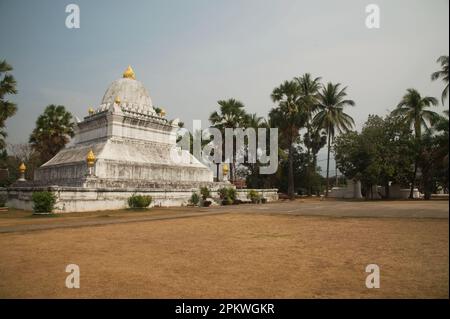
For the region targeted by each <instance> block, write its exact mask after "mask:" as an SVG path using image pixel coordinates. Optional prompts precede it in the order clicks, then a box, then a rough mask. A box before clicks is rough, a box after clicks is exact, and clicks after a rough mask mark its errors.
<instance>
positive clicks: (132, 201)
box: [128, 195, 152, 208]
mask: <svg viewBox="0 0 450 319" xmlns="http://www.w3.org/2000/svg"><path fill="white" fill-rule="evenodd" d="M151 203H152V197H151V196H144V195H132V196H130V197H129V198H128V206H130V208H146V207H148V206H150V204H151Z"/></svg>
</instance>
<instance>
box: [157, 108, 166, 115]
mask: <svg viewBox="0 0 450 319" xmlns="http://www.w3.org/2000/svg"><path fill="white" fill-rule="evenodd" d="M159 115H161V116H162V117H164V116H166V110H164V109H161V112H159Z"/></svg>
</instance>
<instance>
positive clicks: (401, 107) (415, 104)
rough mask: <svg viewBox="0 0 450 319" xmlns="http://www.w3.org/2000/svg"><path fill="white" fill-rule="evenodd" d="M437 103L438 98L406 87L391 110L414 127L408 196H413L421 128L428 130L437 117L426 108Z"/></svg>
mask: <svg viewBox="0 0 450 319" xmlns="http://www.w3.org/2000/svg"><path fill="white" fill-rule="evenodd" d="M436 105H438V100H437V99H436V98H434V97H430V96H426V97H422V96H421V95H420V93H419V92H418V91H417V90H416V89H408V90H407V92H406V94H405V95H404V96H403V98H402V100H401V101H400V103H399V104H398V105H397V108H396V109H395V110H394V111H392V115H394V116H398V117H400V118H401V119H403V120H404V121H405V123H408V125H410V126H411V127H413V128H414V135H415V138H416V154H417V156H416V161H415V163H414V172H413V173H412V175H411V182H410V183H411V191H410V194H409V198H411V199H412V198H413V192H414V186H415V183H416V177H417V168H418V155H419V154H420V152H421V150H420V146H421V142H420V141H421V138H422V128H425V129H426V130H427V131H429V125H430V124H431V123H433V122H434V121H436V120H437V119H438V114H437V113H435V112H433V111H430V110H427V108H428V107H431V106H436Z"/></svg>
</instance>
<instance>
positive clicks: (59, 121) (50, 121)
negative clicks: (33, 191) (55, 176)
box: [30, 104, 75, 163]
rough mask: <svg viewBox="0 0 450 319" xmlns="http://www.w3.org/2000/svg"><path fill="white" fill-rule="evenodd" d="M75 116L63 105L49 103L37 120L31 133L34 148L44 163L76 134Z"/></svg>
mask: <svg viewBox="0 0 450 319" xmlns="http://www.w3.org/2000/svg"><path fill="white" fill-rule="evenodd" d="M74 126H75V123H74V122H73V117H72V114H70V112H68V111H66V108H65V107H64V106H62V105H58V106H56V105H53V104H51V105H49V106H47V107H46V108H45V111H44V113H43V114H41V115H40V116H39V117H38V119H37V121H36V127H35V129H34V130H33V132H32V133H31V135H30V143H31V145H32V147H33V149H34V150H35V151H37V152H39V155H40V158H41V161H42V162H43V163H44V162H46V161H48V160H49V159H51V158H52V157H53V156H55V155H56V153H58V152H59V151H60V150H61V149H62V148H63V147H64V146H65V145H66V144H67V143H68V142H69V137H73V136H74Z"/></svg>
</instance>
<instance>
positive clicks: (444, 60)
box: [431, 55, 448, 104]
mask: <svg viewBox="0 0 450 319" xmlns="http://www.w3.org/2000/svg"><path fill="white" fill-rule="evenodd" d="M436 63H440V64H441V69H440V70H439V71H436V72H434V73H433V74H431V80H432V81H435V80H437V79H442V81H444V84H446V86H445V88H444V91H442V97H441V100H442V104H444V100H445V99H446V98H447V95H448V55H443V56H441V57H439V58H438V59H437V61H436Z"/></svg>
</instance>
